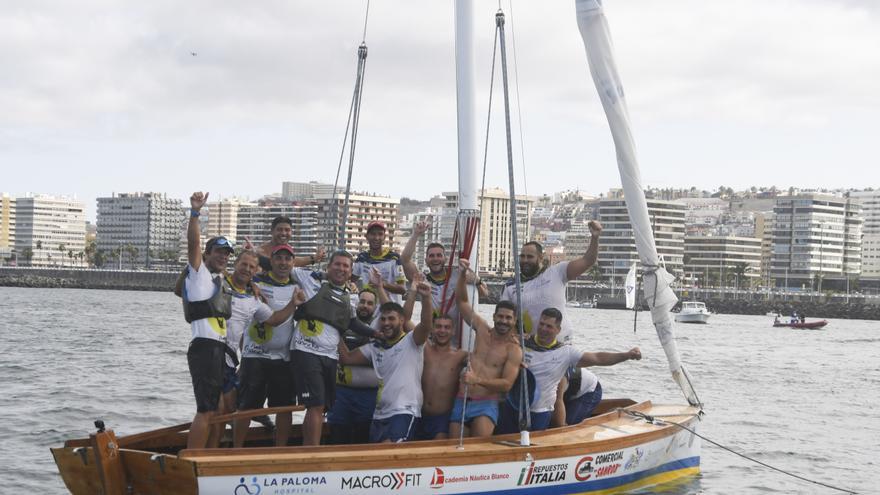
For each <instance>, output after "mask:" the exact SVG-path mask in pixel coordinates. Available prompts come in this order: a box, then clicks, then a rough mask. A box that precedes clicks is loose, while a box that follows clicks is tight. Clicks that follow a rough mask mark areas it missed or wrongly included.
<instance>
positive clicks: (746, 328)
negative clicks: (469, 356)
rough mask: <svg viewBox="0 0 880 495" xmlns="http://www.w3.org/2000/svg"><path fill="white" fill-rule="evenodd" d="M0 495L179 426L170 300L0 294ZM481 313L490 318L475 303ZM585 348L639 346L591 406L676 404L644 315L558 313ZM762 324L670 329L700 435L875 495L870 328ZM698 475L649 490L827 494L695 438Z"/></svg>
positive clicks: (48, 484) (879, 358)
mask: <svg viewBox="0 0 880 495" xmlns="http://www.w3.org/2000/svg"><path fill="white" fill-rule="evenodd" d="M0 301H2V306H0V307H2V324H0V341H2V342H3V343H4V344H5V345H6V351H5V353H4V355H3V358H2V359H0V386H2V391H3V397H4V400H3V402H2V405H0V439H2V442H0V459H2V462H0V480H2V489H0V493H40V494H61V493H65V489H64V484H63V482H62V481H61V478H60V476H59V475H58V473H57V470H56V468H55V464H54V461H53V460H52V455H51V453H50V452H49V448H50V447H54V446H60V445H61V444H62V443H63V442H64V440H65V439H67V438H71V437H77V438H79V437H86V436H88V434H89V433H90V432H91V431H93V430H94V427H93V425H92V422H93V421H94V420H95V419H97V418H101V419H103V420H104V421H105V422H106V423H107V425H108V427H110V428H113V429H115V430H116V432H117V434H130V433H136V432H139V431H143V430H148V429H153V428H158V427H160V426H169V425H173V424H177V423H181V422H186V421H189V420H190V419H191V418H192V413H193V411H194V403H193V399H192V389H191V385H190V381H189V373H188V371H187V365H186V346H187V343H188V342H189V339H190V331H189V327H188V325H187V324H186V323H185V322H184V321H183V317H182V313H181V309H180V302H179V300H178V299H177V298H176V297H174V296H173V295H172V294H170V293H158V292H125V291H99V290H77V289H19V288H3V287H0ZM481 310H482V311H484V312H486V313H487V314H488V312H489V311H491V308H489V307H482V308H481ZM566 311H567V318H570V319H572V321H574V322H575V323H576V328H577V329H578V330H577V332H576V336H575V344H576V345H578V346H579V347H581V348H583V349H584V350H625V349H628V348H630V347H633V346H639V347H640V348H641V350H642V354H643V356H644V359H643V360H642V361H638V362H635V361H630V362H626V363H622V364H619V365H617V366H614V367H608V368H594V371H596V372H597V374H598V375H599V376H600V379H601V382H602V386H603V388H604V390H605V396H606V397H629V398H632V399H634V400H646V399H651V400H653V401H655V402H683V399H682V398H681V394H680V392H679V391H678V389H677V388H676V386H675V385H674V383H673V382H672V380H671V378H670V377H669V371H668V368H667V365H666V359H665V356H664V354H663V351H662V349H661V348H660V345H659V343H658V342H657V338H656V336H655V334H654V330H653V327H652V325H651V323H650V315H649V314H647V313H639V315H638V321H637V330H636V331H635V332H633V313H632V312H627V311H615V310H592V309H572V308H567V310H566ZM771 323H772V322H771V321H770V319H769V318H767V317H761V316H740V315H715V316H713V317H712V319H711V320H710V323H709V324H708V325H677V326H676V333H677V336H678V347H679V350H680V352H681V355H682V359H683V361H684V363H685V364H686V366H687V367H688V370H689V372H690V374H691V376H692V378H693V380H694V385H695V387H696V390H697V392H698V393H699V394H700V398H701V399H702V400H703V402H704V403H705V412H706V415H705V417H704V421H703V422H702V425H701V427H700V433H701V434H703V435H705V436H706V437H708V438H710V439H712V440H714V441H716V442H719V443H721V444H724V445H726V446H728V447H731V448H733V449H735V450H737V451H740V452H742V453H745V454H747V455H749V456H752V457H754V458H756V459H759V460H761V461H763V462H766V463H768V464H771V465H774V466H776V467H779V468H781V469H784V470H787V471H792V472H795V473H797V474H800V475H801V476H804V477H807V478H811V479H815V480H818V481H821V482H823V483H827V484H830V485H834V486H840V487H843V488H848V489H851V490H854V491H857V492H859V493H880V489H878V488H877V484H876V482H875V480H874V479H872V478H875V477H876V476H877V474H878V473H880V466H878V456H880V323H878V322H873V321H860V320H833V321H831V323H830V324H829V325H828V327H826V328H827V330H825V331H805V330H791V329H779V328H772V327H771ZM701 467H702V473H701V474H700V475H699V476H697V477H695V478H691V479H688V480H687V481H685V482H683V483H680V484H678V485H676V486H674V487H670V488H668V489H667V490H666V491H665V492H664V493H674V494H691V493H705V494H728V493H772V494H777V493H778V494H801V493H816V494H819V493H837V492H835V491H834V490H831V489H829V488H824V487H821V486H817V485H813V484H809V483H806V482H803V481H799V480H796V479H793V478H790V477H787V476H784V475H781V474H779V473H776V472H773V471H770V470H768V469H767V468H764V467H762V466H759V465H757V464H754V463H752V462H750V461H747V460H745V459H742V458H740V457H737V456H735V455H733V454H730V453H728V452H726V451H724V450H722V449H719V448H717V447H715V446H712V445H709V444H707V443H705V442H704V444H703V451H702V466H701Z"/></svg>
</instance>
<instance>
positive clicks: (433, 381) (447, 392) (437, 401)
mask: <svg viewBox="0 0 880 495" xmlns="http://www.w3.org/2000/svg"><path fill="white" fill-rule="evenodd" d="M435 313H436V311H435ZM453 331H454V326H453V324H452V317H451V316H449V315H448V314H441V315H436V316H434V330H433V331H431V337H430V339H429V340H428V344H427V345H426V346H425V369H424V371H423V372H422V392H423V393H424V395H425V399H424V404H423V405H422V421H421V427H420V429H419V439H420V440H440V439H443V438H448V437H449V416H450V414H451V413H452V404H453V403H454V402H455V393H456V392H457V391H458V380H459V377H460V376H461V370H462V368H463V367H464V364H465V361H466V359H467V352H465V351H463V350H460V349H456V348H454V347H453V346H452V335H453Z"/></svg>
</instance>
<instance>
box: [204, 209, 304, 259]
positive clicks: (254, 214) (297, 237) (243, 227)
mask: <svg viewBox="0 0 880 495" xmlns="http://www.w3.org/2000/svg"><path fill="white" fill-rule="evenodd" d="M217 213H218V212H217V211H216V210H215V211H213V212H212V215H217ZM276 217H288V218H290V221H291V223H292V225H293V232H292V233H291V237H290V245H291V246H293V250H294V252H296V255H297V256H308V255H310V254H315V252H316V250H317V248H318V246H319V244H318V205H317V204H315V203H314V202H311V201H284V200H279V201H275V202H262V201H261V202H259V203H258V204H243V205H241V206H240V207H239V208H238V221H237V224H236V228H235V231H236V239H237V242H238V243H239V244H241V243H242V242H244V240H245V239H246V238H249V239H250V240H251V242H253V243H254V245H260V244H262V243H264V242H267V241H268V240H269V239H271V233H270V231H271V228H272V220H274V219H275V218H276Z"/></svg>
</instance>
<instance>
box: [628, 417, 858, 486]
mask: <svg viewBox="0 0 880 495" xmlns="http://www.w3.org/2000/svg"><path fill="white" fill-rule="evenodd" d="M617 411H618V412H619V413H624V414H626V415H628V416H632V417H634V418H640V419H643V420H645V421H646V422H648V423H650V424H652V425H657V426H665V425H673V426H677V427H679V428H681V429H682V430H685V431H687V432H689V433H690V434H692V435H694V436H695V437H697V438H700V439H702V440H705V441H707V442H709V443H710V444H712V445H714V446H716V447H718V448H720V449H723V450H726V451H727V452H730V453H731V454H736V455H738V456H739V457H742V458H743V459H746V460H748V461H752V462H754V463H756V464H759V465H761V466H764V467H766V468H768V469H772V470H774V471H776V472H778V473H782V474H784V475H787V476H791V477H792V478H796V479H799V480H801V481H806V482H808V483H813V484H815V485H820V486H824V487H825V488H830V489H832V490H837V491H839V492H843V493H853V494H855V493H858V492H856V491H853V490H850V489H848V488H841V487H839V486H834V485H829V484H827V483H823V482H821V481H816V480H813V479H810V478H807V477H804V476H801V475H799V474H796V473H792V472H791V471H786V470H784V469H781V468H778V467H776V466H772V465H770V464H768V463H766V462H764V461H760V460H758V459H755V458H754V457H751V456H748V455H746V454H743V453H742V452H737V451H736V450H734V449H732V448H730V447H728V446H726V445H722V444H721V443H719V442H716V441H715V440H712V439H710V438H707V437H706V436H705V435H701V434H699V433H697V432H696V430H694V429H693V428H690V427H688V426H685V425H683V424H681V423H676V422H675V421H667V420H663V419H658V418H660V417H662V416H661V415H657V414H654V415H651V414H645V413H643V412H641V411H632V410H629V409H623V408H618V409H617ZM703 414H704V413H703V410H702V409H700V411H699V412H698V413H696V414H695V415H696V416H698V417H702V415H703ZM664 416H665V415H664ZM670 416H685V415H684V414H677V415H670Z"/></svg>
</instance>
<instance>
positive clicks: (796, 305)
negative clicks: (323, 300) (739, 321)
mask: <svg viewBox="0 0 880 495" xmlns="http://www.w3.org/2000/svg"><path fill="white" fill-rule="evenodd" d="M179 275H180V272H179V271H173V272H168V271H162V272H160V271H135V270H93V269H76V268H21V267H0V287H27V288H42V289H104V290H140V291H153V292H170V291H172V290H173V288H174V284H175V282H176V281H177V277H178V276H179ZM484 280H486V282H487V285H488V286H489V292H490V297H489V298H487V299H485V300H483V301H481V302H483V303H485V304H495V303H496V302H497V297H498V296H499V295H500V293H501V289H502V288H503V287H504V282H505V281H506V279H500V278H498V279H487V278H485V277H484ZM573 289H574V290H572V293H570V294H569V295H570V297H574V298H577V299H578V300H584V301H588V300H592V299H593V297H594V296H598V297H599V300H600V301H601V300H603V299H604V300H605V301H607V302H611V303H612V304H614V303H615V302H616V303H619V304H618V305H619V306H621V307H622V306H623V299H622V297H618V298H610V297H609V294H607V292H608V291H607V290H606V289H592V288H588V287H578V288H573ZM702 296H703V297H700V295H697V298H698V299H699V300H701V301H703V302H705V303H706V305H707V306H708V307H709V310H710V311H712V312H713V313H717V314H741V315H766V314H767V313H768V312H771V311H774V312H776V311H778V312H779V313H780V314H781V315H782V316H783V317H786V316H788V315H791V313H792V312H795V311H796V312H797V313H798V314H805V315H806V316H807V318H838V319H841V318H845V319H850V318H852V319H861V320H880V304H877V302H878V301H877V300H876V298H872V301H871V302H872V303H868V300H866V299H862V298H855V297H854V298H852V300H851V301H850V302H849V303H847V302H843V301H840V300H831V299H825V298H817V299H816V300H812V299H809V298H808V297H806V296H802V295H801V296H797V295H794V294H792V295H788V296H787V298H786V299H784V300H779V299H776V300H767V299H765V298H764V295H762V294H761V293H759V292H755V293H751V294H739V296H738V297H737V298H735V297H727V296H726V295H725V296H721V295H720V294H708V293H704V294H702ZM679 298H680V299H690V298H691V297H688V296H686V295H684V294H681V295H680V296H679ZM616 299H620V301H616ZM560 309H561V308H560Z"/></svg>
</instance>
